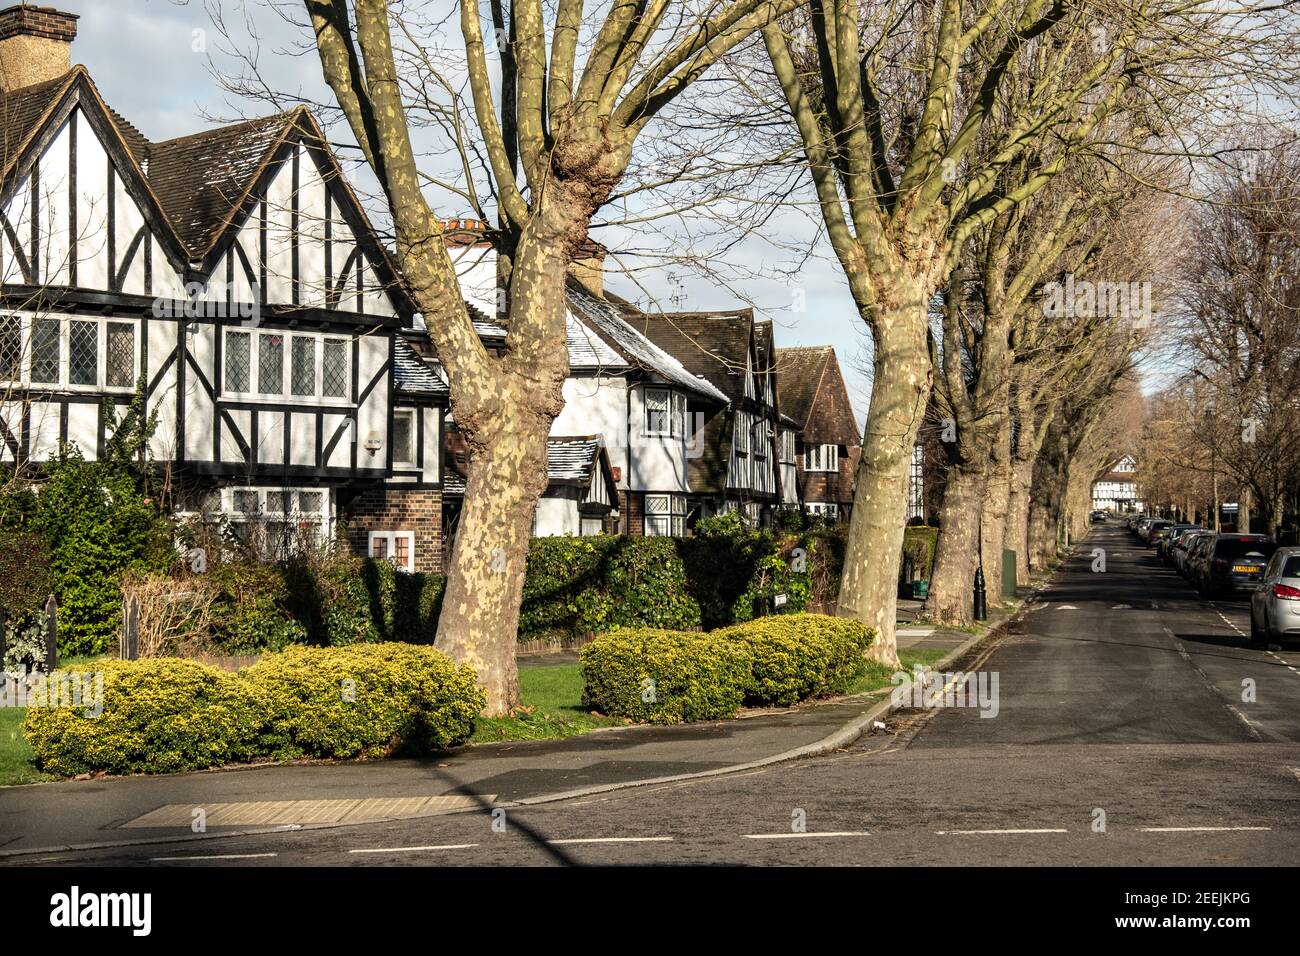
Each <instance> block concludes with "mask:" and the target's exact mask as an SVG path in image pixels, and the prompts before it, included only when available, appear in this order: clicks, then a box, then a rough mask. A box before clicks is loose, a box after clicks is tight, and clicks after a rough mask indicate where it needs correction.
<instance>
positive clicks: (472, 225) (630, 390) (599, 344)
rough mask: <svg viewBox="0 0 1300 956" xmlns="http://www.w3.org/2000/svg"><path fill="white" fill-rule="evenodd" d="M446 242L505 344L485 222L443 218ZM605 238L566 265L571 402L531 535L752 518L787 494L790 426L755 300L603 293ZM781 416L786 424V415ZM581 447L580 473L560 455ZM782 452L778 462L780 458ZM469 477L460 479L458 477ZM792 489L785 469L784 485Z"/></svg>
mask: <svg viewBox="0 0 1300 956" xmlns="http://www.w3.org/2000/svg"><path fill="white" fill-rule="evenodd" d="M446 225H447V227H448V230H447V232H448V236H449V238H448V245H449V248H450V250H451V254H452V258H453V261H455V262H456V265H457V271H458V274H459V276H460V280H461V291H462V294H463V295H464V296H465V299H466V301H467V302H468V303H469V305H470V308H471V311H472V312H473V314H474V315H475V317H476V319H477V320H478V321H477V322H476V327H477V328H478V331H479V335H480V336H481V337H482V338H483V341H484V344H485V345H487V346H488V347H489V348H501V347H502V346H504V343H505V336H506V331H507V330H506V329H505V328H504V327H503V326H502V325H500V324H499V320H497V319H496V318H495V317H496V315H497V308H496V296H495V289H496V286H497V279H496V275H497V269H496V259H495V253H494V252H493V249H492V247H491V245H490V244H489V243H488V242H487V241H485V240H484V239H483V238H482V235H481V233H482V229H483V224H482V223H478V222H475V221H473V220H453V221H450V222H448V223H447V224H446ZM603 258H604V251H603V249H601V248H600V247H599V246H597V245H596V244H594V243H593V244H591V245H590V246H589V248H588V250H587V253H586V255H585V256H582V257H579V259H578V261H577V262H575V264H574V267H573V269H572V272H571V278H570V281H569V289H568V303H567V305H568V314H567V317H566V330H567V336H568V346H569V376H568V378H567V380H566V381H565V385H564V398H565V407H564V410H563V411H562V412H561V413H560V415H559V416H558V417H557V418H556V420H555V422H554V424H553V425H552V429H551V449H550V454H549V456H548V462H549V466H550V470H549V475H548V477H549V487H548V489H547V491H546V492H545V494H544V495H543V497H542V500H541V502H540V503H539V505H538V509H537V512H536V516H535V518H534V531H535V533H536V534H538V535H543V536H545V535H555V534H599V533H621V534H631V535H651V536H654V535H684V534H686V533H687V532H688V530H689V529H690V527H691V526H693V524H694V522H695V521H696V520H697V519H698V518H700V517H705V516H709V515H715V514H720V513H722V512H725V511H740V512H741V513H742V514H744V515H745V516H746V519H747V520H749V521H751V522H753V523H764V522H766V521H767V520H769V519H770V516H771V513H772V511H773V509H774V508H775V507H777V506H779V504H780V503H781V501H782V499H781V497H780V490H779V489H780V488H781V487H782V476H781V471H782V470H788V471H789V474H790V477H792V476H793V462H794V442H793V434H791V435H790V436H789V438H788V440H787V441H786V444H785V446H784V448H785V449H786V451H787V453H786V454H785V455H780V454H779V452H780V449H778V448H777V444H776V442H777V427H778V424H779V423H780V421H781V420H780V419H779V416H778V415H777V413H776V407H775V388H776V384H775V381H774V378H773V370H772V355H773V352H774V350H773V346H772V334H771V325H770V323H760V322H755V321H754V319H753V315H752V313H751V312H750V311H749V310H742V311H737V312H727V313H708V314H704V313H699V314H685V313H682V314H675V313H657V314H651V313H646V312H643V311H641V310H639V309H637V308H635V307H634V306H633V305H631V303H628V302H626V301H624V300H623V299H620V298H619V297H617V296H615V295H613V294H610V293H608V292H607V291H606V290H605V288H604V283H603ZM786 424H787V430H789V429H788V423H786ZM454 427H455V426H454V423H451V424H449V427H448V440H449V443H450V450H449V454H448V474H447V476H446V478H445V480H444V487H445V493H446V495H447V509H448V510H447V514H448V518H449V521H450V520H454V515H455V508H456V501H455V498H454V489H455V486H456V481H457V479H458V478H459V477H460V475H461V474H463V464H460V465H458V459H460V458H461V452H460V448H459V446H458V445H457V444H456V436H455V432H454ZM561 447H567V448H568V449H569V450H568V451H567V452H566V454H565V457H564V458H563V460H565V461H569V460H571V457H572V455H573V454H574V450H575V449H577V448H583V449H585V450H586V451H585V452H584V456H585V457H584V459H583V465H582V467H583V471H582V476H581V478H570V479H568V481H569V484H566V479H565V470H564V469H563V468H560V467H558V463H559V461H560V460H561V456H560V455H559V454H558V451H559V449H560V448H561ZM602 456H604V457H606V458H607V460H608V463H609V465H608V472H607V474H608V476H609V477H608V479H607V481H608V482H610V483H612V486H611V487H608V488H606V489H605V491H604V494H605V495H606V496H607V499H606V498H602V497H601V496H600V493H599V492H597V491H596V489H595V488H594V486H593V487H592V490H591V491H590V492H586V491H584V492H583V494H582V496H575V494H574V492H573V491H572V490H571V486H572V485H575V484H576V485H577V486H581V487H583V488H586V487H588V483H589V482H596V483H597V484H598V483H599V478H600V475H601V474H602V473H604V472H605V466H604V465H603V464H601V462H600V459H601V457H602ZM778 462H784V463H785V464H784V465H783V466H782V467H781V468H778ZM462 480H463V479H462ZM786 487H787V488H789V491H788V492H787V493H789V494H793V483H792V482H790V483H789V484H788V485H787V486H786Z"/></svg>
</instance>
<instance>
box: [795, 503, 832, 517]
mask: <svg viewBox="0 0 1300 956" xmlns="http://www.w3.org/2000/svg"><path fill="white" fill-rule="evenodd" d="M804 508H805V509H806V510H807V512H808V513H809V514H810V515H817V516H819V517H822V518H832V519H838V518H839V516H840V506H839V505H838V504H836V503H835V502H833V501H809V502H808V503H807V504H806V505H804Z"/></svg>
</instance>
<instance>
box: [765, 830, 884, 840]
mask: <svg viewBox="0 0 1300 956" xmlns="http://www.w3.org/2000/svg"><path fill="white" fill-rule="evenodd" d="M860 836H871V834H870V833H869V832H868V831H866V830H827V831H824V832H821V833H746V834H745V835H744V837H745V839H746V840H799V839H805V838H809V837H860Z"/></svg>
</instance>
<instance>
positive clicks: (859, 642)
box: [581, 614, 873, 724]
mask: <svg viewBox="0 0 1300 956" xmlns="http://www.w3.org/2000/svg"><path fill="white" fill-rule="evenodd" d="M872 636H873V634H872V631H871V630H870V629H869V628H867V627H865V626H864V625H862V624H860V623H858V622H857V621H850V620H846V619H843V618H836V617H828V616H826V615H822V614H778V615H773V616H771V617H764V618H760V619H758V620H755V621H748V622H746V623H744V624H737V625H733V626H732V627H728V628H722V629H721V630H717V631H710V632H708V633H699V632H692V631H655V630H637V631H626V632H620V633H614V634H604V635H601V636H600V637H598V638H596V639H595V640H594V641H592V642H591V643H590V644H588V645H587V646H586V647H584V648H583V649H582V655H581V667H582V679H583V706H586V707H591V708H594V709H596V710H599V711H600V712H602V713H604V714H608V715H610V716H613V717H628V718H631V719H633V720H639V721H646V722H649V723H656V724H672V723H682V722H684V721H692V720H719V719H725V718H727V717H734V716H735V715H736V712H737V711H738V710H739V709H740V706H741V705H742V704H749V705H751V706H764V707H774V706H775V707H784V706H789V705H790V704H793V703H796V702H798V701H801V700H808V699H810V698H814V697H826V696H829V695H832V694H841V693H843V692H844V691H845V690H847V689H848V687H849V685H850V684H851V683H852V682H853V680H854V678H856V677H857V676H858V675H859V674H860V673H861V672H862V669H863V667H864V661H863V656H862V655H863V652H864V651H865V650H866V649H867V647H868V646H869V645H870V644H871V640H872Z"/></svg>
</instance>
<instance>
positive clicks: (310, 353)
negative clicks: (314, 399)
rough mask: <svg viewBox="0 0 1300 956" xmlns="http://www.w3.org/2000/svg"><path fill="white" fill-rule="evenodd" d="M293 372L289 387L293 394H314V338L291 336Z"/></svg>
mask: <svg viewBox="0 0 1300 956" xmlns="http://www.w3.org/2000/svg"><path fill="white" fill-rule="evenodd" d="M291 351H292V358H293V373H292V375H291V379H290V387H291V389H292V391H293V394H295V395H308V396H311V395H315V394H316V340H315V339H314V338H311V337H310V336H307V335H295V336H294V337H293V348H292V350H291Z"/></svg>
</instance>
